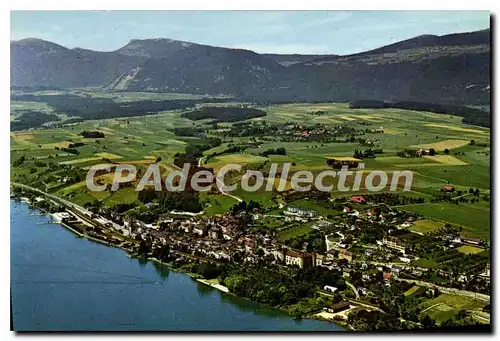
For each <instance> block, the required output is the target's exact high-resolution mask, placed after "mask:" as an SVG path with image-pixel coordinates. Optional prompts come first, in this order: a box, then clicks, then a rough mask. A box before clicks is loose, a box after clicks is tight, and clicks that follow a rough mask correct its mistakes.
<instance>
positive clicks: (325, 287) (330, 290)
mask: <svg viewBox="0 0 500 341" xmlns="http://www.w3.org/2000/svg"><path fill="white" fill-rule="evenodd" d="M323 290H324V291H328V292H331V293H334V292H335V291H337V290H338V289H337V288H336V287H332V286H330V285H325V286H324V287H323Z"/></svg>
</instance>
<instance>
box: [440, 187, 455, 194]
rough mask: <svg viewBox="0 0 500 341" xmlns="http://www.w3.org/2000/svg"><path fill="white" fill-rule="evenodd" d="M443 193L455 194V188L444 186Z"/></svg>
mask: <svg viewBox="0 0 500 341" xmlns="http://www.w3.org/2000/svg"><path fill="white" fill-rule="evenodd" d="M441 191H442V192H448V193H450V192H454V191H455V187H453V186H444V187H443V188H442V189H441Z"/></svg>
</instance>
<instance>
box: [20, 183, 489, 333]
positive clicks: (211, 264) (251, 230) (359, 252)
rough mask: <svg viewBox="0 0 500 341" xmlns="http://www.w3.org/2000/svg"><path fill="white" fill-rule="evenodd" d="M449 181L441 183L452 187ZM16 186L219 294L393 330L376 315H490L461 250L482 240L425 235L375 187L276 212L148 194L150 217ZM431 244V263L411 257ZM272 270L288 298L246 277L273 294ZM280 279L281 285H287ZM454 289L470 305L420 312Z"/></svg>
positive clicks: (403, 320) (429, 322)
mask: <svg viewBox="0 0 500 341" xmlns="http://www.w3.org/2000/svg"><path fill="white" fill-rule="evenodd" d="M448 187H449V186H445V187H443V189H442V191H443V192H448V191H452V189H451V188H448ZM37 192H38V193H37ZM385 195H390V194H385ZM13 196H14V197H16V198H21V197H22V198H23V199H24V200H25V201H28V202H30V204H31V205H33V206H35V207H39V208H41V209H43V210H47V211H49V212H51V213H52V214H53V217H54V218H55V220H56V221H58V222H61V223H62V224H63V225H65V226H66V227H68V228H70V229H71V230H72V231H73V232H75V233H76V234H78V235H80V236H84V237H87V238H90V239H93V240H96V241H98V242H102V243H105V244H107V245H111V246H116V247H119V248H122V249H124V250H126V251H127V252H128V253H129V254H130V255H132V256H134V257H145V258H149V259H154V260H155V261H160V262H163V263H166V264H168V265H169V266H171V267H173V268H175V269H178V270H180V271H184V272H186V273H189V274H190V275H192V276H194V277H196V278H198V279H199V280H200V281H203V283H205V284H208V285H211V286H213V287H215V288H217V289H219V290H221V291H223V292H226V293H233V294H235V295H238V296H242V297H247V298H249V299H252V300H256V301H258V302H261V303H264V304H268V305H271V306H275V307H279V308H280V309H282V310H285V311H286V312H288V313H289V314H290V315H292V316H294V317H297V318H302V317H307V318H317V319H322V320H327V321H333V322H336V323H340V324H343V325H346V326H348V327H349V328H351V329H354V330H373V329H377V330H384V328H389V327H388V326H386V327H384V325H380V324H381V323H382V324H383V323H385V322H384V321H386V323H388V324H389V323H390V324H391V327H390V328H391V329H393V328H394V325H396V326H399V328H400V329H409V328H410V329H412V328H430V327H435V326H443V327H449V326H460V325H470V324H477V323H489V321H490V316H489V309H490V308H489V307H490V296H489V294H490V290H491V289H490V263H489V261H488V259H487V258H484V257H481V256H480V255H477V254H474V253H465V252H463V250H467V249H472V250H487V249H489V245H488V243H487V242H485V241H483V240H481V239H479V238H468V237H463V236H461V235H460V231H459V230H457V229H456V228H453V227H451V226H445V227H444V228H442V229H439V230H438V231H434V232H432V233H431V234H423V233H421V232H415V231H412V229H411V227H412V226H414V225H416V224H417V225H418V224H419V221H422V220H423V219H422V217H419V216H418V215H417V214H414V213H410V212H405V211H403V210H398V209H394V208H391V207H390V206H388V205H386V204H384V203H375V202H374V199H375V197H376V196H374V195H353V196H346V197H342V198H336V199H335V200H331V204H332V205H334V206H335V207H338V209H339V210H340V209H341V214H339V215H335V216H331V215H329V216H325V215H323V214H321V213H319V212H316V211H315V210H312V209H303V208H298V207H294V206H291V205H286V204H283V203H280V204H279V212H272V214H267V213H266V212H265V210H262V209H260V207H259V205H258V204H256V203H254V202H251V203H249V204H248V205H247V204H246V203H245V202H242V203H239V204H238V205H235V207H233V209H232V210H231V211H230V212H227V213H224V214H219V215H216V216H213V217H204V216H198V215H196V214H193V213H189V212H175V211H172V212H169V213H163V214H159V215H157V216H154V218H153V219H151V216H150V215H148V214H145V213H146V212H150V213H151V212H155V206H157V205H158V204H156V203H147V204H146V205H144V206H142V207H141V208H140V209H141V211H142V215H143V216H147V219H145V220H147V222H146V221H143V220H141V219H140V218H138V217H140V216H141V215H135V216H134V215H133V216H131V215H123V214H121V213H117V212H116V211H112V210H109V209H105V208H96V207H90V208H88V209H87V208H83V207H80V206H78V205H76V204H73V203H70V202H66V201H65V200H63V199H60V198H57V197H54V196H51V195H49V194H45V193H43V192H41V191H40V190H37V189H34V188H30V187H29V186H26V185H18V186H13ZM377 201H380V200H377ZM153 215H154V213H153ZM269 219H273V220H278V221H281V222H282V223H283V224H306V225H307V226H308V227H309V228H310V229H311V231H312V232H313V233H310V234H308V239H305V240H301V239H300V238H297V239H291V240H287V241H286V242H281V241H279V240H278V239H277V238H276V234H275V233H273V231H272V230H270V229H268V231H266V225H267V224H268V223H269V222H268V220H269ZM461 251H462V252H461ZM429 253H431V254H432V255H433V257H434V259H436V260H438V262H437V264H436V265H437V266H433V267H429V266H426V265H425V264H424V263H419V262H418V261H419V259H424V260H425V259H428V258H429ZM419 264H421V265H419ZM268 271H271V272H272V273H273V275H272V276H273V277H275V276H276V275H279V276H280V277H281V276H284V277H286V278H288V280H290V281H292V282H293V284H290V288H289V289H290V293H288V294H289V295H290V297H289V298H286V299H285V298H284V297H283V296H282V295H281V294H280V291H285V289H279V290H278V291H277V292H276V293H275V294H276V296H277V297H276V298H273V297H267V296H266V294H265V293H262V292H261V291H258V292H257V293H255V292H253V291H254V290H253V288H249V286H250V287H251V286H253V285H255V286H259V285H258V284H257V283H255V282H251V281H250V278H253V279H254V281H261V282H263V283H261V284H263V285H265V287H266V288H267V289H266V290H271V289H273V290H271V291H272V292H273V293H274V289H276V288H273V285H278V284H279V283H277V279H276V278H268V275H269V272H268ZM249 275H250V276H252V277H250V278H249V277H248V276H249ZM299 278H300V280H298V279H299ZM283 280H284V279H283V278H281V280H280V281H282V284H281V285H280V286H281V287H285V288H286V287H287V280H286V279H285V280H284V282H283ZM267 281H270V282H271V283H266V282H267ZM295 286H298V287H299V288H295ZM261 289H262V288H261ZM255 290H257V289H255ZM292 292H293V295H292V294H291V293H292ZM269 295H271V293H269ZM440 297H441V298H444V299H443V300H442V301H441V302H440ZM456 297H459V298H460V299H462V300H464V301H465V302H469V303H470V302H472V303H473V306H477V308H476V309H462V310H460V311H458V313H459V315H458V316H460V318H455V319H453V320H452V319H450V320H445V321H439V322H438V321H436V320H434V319H432V317H430V316H429V315H428V314H425V312H427V311H431V310H432V309H434V308H436V307H437V308H439V307H440V306H441V307H443V308H448V309H450V306H449V305H447V304H446V299H450V298H456ZM285 302H286V303H285ZM422 302H431V303H432V304H430V305H429V304H424V305H422ZM433 302H436V303H433ZM276 303H277V304H276ZM451 309H452V308H451ZM445 311H446V310H445ZM380 314H382V315H384V318H382V319H381V318H380ZM438 323H439V324H438Z"/></svg>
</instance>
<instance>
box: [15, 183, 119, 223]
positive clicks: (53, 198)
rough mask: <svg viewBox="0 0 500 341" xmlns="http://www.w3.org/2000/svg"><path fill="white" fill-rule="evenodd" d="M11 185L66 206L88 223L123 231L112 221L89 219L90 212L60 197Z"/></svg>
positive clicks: (23, 186) (35, 189)
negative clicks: (96, 223)
mask: <svg viewBox="0 0 500 341" xmlns="http://www.w3.org/2000/svg"><path fill="white" fill-rule="evenodd" d="M11 185H12V186H17V187H21V188H24V189H28V190H30V191H33V192H35V193H38V194H40V195H43V196H45V197H47V198H50V199H52V200H53V201H55V202H58V203H61V204H62V205H64V206H66V207H69V208H71V209H73V210H75V211H77V212H78V213H80V214H81V215H83V216H84V217H82V218H83V219H86V220H89V221H91V222H93V223H95V221H97V222H98V223H100V224H103V225H106V224H110V225H111V226H113V227H114V228H115V229H116V230H123V229H124V227H123V226H121V225H119V224H117V223H115V222H114V221H111V220H109V219H106V218H104V217H102V216H98V217H97V218H91V217H92V212H90V211H89V210H87V209H85V208H83V207H82V206H80V205H77V204H75V203H72V202H71V201H68V200H65V199H62V198H60V197H57V196H55V195H52V194H49V193H47V192H44V191H42V190H40V189H38V188H35V187H31V186H28V185H25V184H20V183H17V182H11ZM85 217H86V218H85Z"/></svg>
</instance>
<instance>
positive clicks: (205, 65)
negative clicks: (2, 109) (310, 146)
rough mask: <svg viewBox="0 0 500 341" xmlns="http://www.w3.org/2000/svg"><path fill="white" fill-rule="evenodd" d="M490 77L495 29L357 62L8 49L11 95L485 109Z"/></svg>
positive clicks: (36, 46) (176, 47) (202, 51)
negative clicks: (145, 94)
mask: <svg viewBox="0 0 500 341" xmlns="http://www.w3.org/2000/svg"><path fill="white" fill-rule="evenodd" d="M489 74H490V30H489V29H486V30H480V31H474V32H466V33H454V34H448V35H442V36H436V35H422V36H418V37H414V38H411V39H406V40H403V41H400V42H396V43H393V44H389V45H386V46H382V47H379V48H376V49H372V50H369V51H365V52H361V53H356V54H350V55H317V54H312V55H308V54H272V53H267V54H259V53H256V52H254V51H251V50H246V49H235V48H228V47H218V46H210V45H204V44H197V43H193V42H187V41H180V40H174V39H169V38H151V39H131V40H130V41H129V42H128V43H127V44H125V45H124V46H122V47H121V48H119V49H116V50H114V51H107V52H106V51H93V50H89V49H83V48H78V47H77V48H72V49H69V48H66V47H64V46H62V45H59V44H56V43H52V42H49V41H45V40H42V39H37V38H26V39H22V40H18V41H11V85H13V86H54V87H58V88H71V87H81V86H96V87H102V88H105V89H108V90H114V91H154V92H191V93H203V94H227V95H232V96H237V97H242V98H248V99H251V100H271V101H273V100H274V101H276V100H285V101H286V100H297V101H298V100H306V101H307V100H314V101H317V100H320V101H321V100H339V101H346V100H358V99H377V100H394V99H397V100H422V101H438V102H448V103H467V104H485V103H489V83H490V79H489V78H490V76H489ZM486 89H487V90H486Z"/></svg>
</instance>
